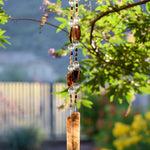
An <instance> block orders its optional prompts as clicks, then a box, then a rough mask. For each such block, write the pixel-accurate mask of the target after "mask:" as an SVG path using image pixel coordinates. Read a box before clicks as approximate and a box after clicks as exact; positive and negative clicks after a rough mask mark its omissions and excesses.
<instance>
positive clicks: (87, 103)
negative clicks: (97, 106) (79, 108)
mask: <svg viewBox="0 0 150 150" xmlns="http://www.w3.org/2000/svg"><path fill="white" fill-rule="evenodd" d="M82 104H83V105H84V106H85V107H88V108H92V106H91V105H93V102H91V101H89V100H82Z"/></svg>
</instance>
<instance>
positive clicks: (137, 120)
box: [131, 115, 147, 132]
mask: <svg viewBox="0 0 150 150" xmlns="http://www.w3.org/2000/svg"><path fill="white" fill-rule="evenodd" d="M146 126H147V125H146V121H145V120H144V119H143V117H142V115H136V116H135V117H134V121H133V122H132V124H131V127H132V128H133V130H134V131H136V132H138V131H141V130H146Z"/></svg>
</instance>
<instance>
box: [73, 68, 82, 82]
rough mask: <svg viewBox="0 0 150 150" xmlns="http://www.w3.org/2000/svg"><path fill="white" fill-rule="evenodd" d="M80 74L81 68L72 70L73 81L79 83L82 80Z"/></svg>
mask: <svg viewBox="0 0 150 150" xmlns="http://www.w3.org/2000/svg"><path fill="white" fill-rule="evenodd" d="M80 74H81V70H80V69H74V70H73V71H72V82H73V83H77V82H78V81H79V80H80Z"/></svg>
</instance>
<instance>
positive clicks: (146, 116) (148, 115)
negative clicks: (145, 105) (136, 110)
mask: <svg viewBox="0 0 150 150" xmlns="http://www.w3.org/2000/svg"><path fill="white" fill-rule="evenodd" d="M145 118H146V119H147V120H150V111H148V112H147V113H145Z"/></svg>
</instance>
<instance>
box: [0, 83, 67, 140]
mask: <svg viewBox="0 0 150 150" xmlns="http://www.w3.org/2000/svg"><path fill="white" fill-rule="evenodd" d="M65 86H66V85H65V84H63V83H54V84H50V83H27V82H0V133H1V134H3V133H4V132H5V131H6V130H8V129H10V128H12V127H18V126H28V125H35V126H36V127H39V128H41V129H42V130H43V131H45V133H47V135H48V136H49V137H53V138H54V137H56V138H57V137H60V136H63V135H65V132H66V127H65V122H66V121H65V120H66V117H67V116H68V115H69V111H68V110H65V111H62V112H60V111H59V110H58V109H57V106H59V105H61V104H62V103H63V101H64V99H62V98H61V97H60V95H52V92H56V91H57V92H58V91H61V90H62V89H63V88H64V87H65Z"/></svg>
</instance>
